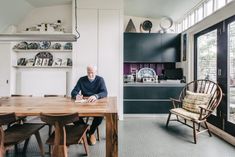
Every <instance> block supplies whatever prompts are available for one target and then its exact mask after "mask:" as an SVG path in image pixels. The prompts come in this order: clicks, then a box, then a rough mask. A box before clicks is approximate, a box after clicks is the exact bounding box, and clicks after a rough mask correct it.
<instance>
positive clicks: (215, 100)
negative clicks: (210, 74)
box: [179, 79, 223, 119]
mask: <svg viewBox="0 0 235 157" xmlns="http://www.w3.org/2000/svg"><path fill="white" fill-rule="evenodd" d="M186 91H191V92H194V93H204V94H210V95H211V99H210V101H209V102H208V105H207V109H209V110H211V112H207V113H206V115H204V116H203V119H205V118H207V117H208V116H209V115H210V114H211V113H212V112H213V111H214V110H215V109H216V108H217V107H218V105H219V104H220V102H221V99H222V96H223V93H222V90H221V88H220V86H219V85H218V84H217V83H215V82H213V81H210V80H203V79H201V80H195V81H192V82H190V83H188V84H186V85H185V87H184V88H183V90H182V91H181V93H180V97H179V99H180V100H181V101H183V99H184V97H185V95H186Z"/></svg>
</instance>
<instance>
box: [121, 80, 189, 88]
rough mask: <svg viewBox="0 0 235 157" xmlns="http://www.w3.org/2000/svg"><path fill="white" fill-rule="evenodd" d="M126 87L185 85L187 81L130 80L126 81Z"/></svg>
mask: <svg viewBox="0 0 235 157" xmlns="http://www.w3.org/2000/svg"><path fill="white" fill-rule="evenodd" d="M123 85H124V87H146V86H147V87H183V86H185V83H173V82H167V81H164V82H161V83H154V82H148V83H147V82H145V83H143V82H129V83H124V84H123Z"/></svg>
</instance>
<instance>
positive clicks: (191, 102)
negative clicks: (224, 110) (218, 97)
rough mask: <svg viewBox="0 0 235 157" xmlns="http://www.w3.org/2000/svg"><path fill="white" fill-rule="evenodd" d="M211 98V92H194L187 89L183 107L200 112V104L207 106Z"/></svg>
mask: <svg viewBox="0 0 235 157" xmlns="http://www.w3.org/2000/svg"><path fill="white" fill-rule="evenodd" d="M210 99H211V94H205V93H194V92H191V91H186V96H185V97H184V99H183V106H182V107H183V109H185V110H188V111H190V112H194V113H200V108H199V106H203V107H207V105H208V103H209V101H210Z"/></svg>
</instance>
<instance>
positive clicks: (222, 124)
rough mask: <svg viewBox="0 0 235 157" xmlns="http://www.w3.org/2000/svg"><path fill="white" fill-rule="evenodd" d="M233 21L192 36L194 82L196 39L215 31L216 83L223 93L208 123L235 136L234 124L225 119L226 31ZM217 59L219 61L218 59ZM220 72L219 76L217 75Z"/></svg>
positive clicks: (229, 19) (195, 73)
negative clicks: (215, 112)
mask: <svg viewBox="0 0 235 157" xmlns="http://www.w3.org/2000/svg"><path fill="white" fill-rule="evenodd" d="M233 21H235V15H234V16H232V17H230V18H228V19H226V20H224V21H222V22H219V23H217V24H215V25H213V26H211V27H209V28H206V29H204V30H203V31H201V32H199V33H197V34H195V35H194V52H195V53H194V58H195V60H194V80H196V79H197V38H198V37H199V36H201V35H203V34H206V33H208V32H210V31H213V30H215V29H217V83H218V84H219V85H220V87H221V88H222V91H223V94H224V95H223V98H222V101H221V104H220V106H219V107H218V108H217V116H214V115H211V116H210V117H209V119H208V121H209V122H210V123H211V124H213V125H215V126H217V127H218V128H220V129H222V130H224V131H226V132H227V133H229V134H231V135H233V136H235V124H233V123H231V122H229V121H228V119H227V115H228V93H227V92H228V78H227V77H228V64H229V63H228V29H227V26H228V24H229V23H231V22H233ZM218 58H219V59H218ZM218 71H220V73H221V74H220V75H218Z"/></svg>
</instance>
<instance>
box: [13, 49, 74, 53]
mask: <svg viewBox="0 0 235 157" xmlns="http://www.w3.org/2000/svg"><path fill="white" fill-rule="evenodd" d="M13 51H14V52H22V53H24V52H27V53H28V52H42V51H49V52H72V50H64V49H59V50H56V49H45V50H43V49H25V50H22V49H13Z"/></svg>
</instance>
